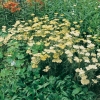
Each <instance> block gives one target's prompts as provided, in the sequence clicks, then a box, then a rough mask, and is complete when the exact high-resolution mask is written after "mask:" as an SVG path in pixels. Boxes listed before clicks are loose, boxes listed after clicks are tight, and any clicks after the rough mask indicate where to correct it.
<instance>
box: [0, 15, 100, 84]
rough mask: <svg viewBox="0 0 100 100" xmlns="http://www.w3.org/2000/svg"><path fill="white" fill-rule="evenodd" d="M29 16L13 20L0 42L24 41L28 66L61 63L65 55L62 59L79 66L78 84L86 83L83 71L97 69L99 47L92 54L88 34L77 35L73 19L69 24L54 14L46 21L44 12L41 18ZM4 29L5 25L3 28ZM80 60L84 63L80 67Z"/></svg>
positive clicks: (34, 66) (35, 66) (86, 78)
mask: <svg viewBox="0 0 100 100" xmlns="http://www.w3.org/2000/svg"><path fill="white" fill-rule="evenodd" d="M56 15H57V14H55V16H56ZM32 16H33V19H32V20H28V21H19V20H18V21H16V23H15V24H14V25H13V28H10V29H8V35H7V36H6V37H4V38H3V37H0V42H2V43H3V44H5V45H7V43H8V41H10V40H16V41H23V42H25V45H27V47H26V48H27V50H26V53H27V54H29V55H30V56H31V65H32V68H37V67H38V65H39V63H41V62H46V65H50V63H54V64H55V65H56V64H60V63H63V58H64V59H65V58H66V61H65V62H68V61H69V62H70V63H71V64H76V65H75V66H77V68H78V67H79V68H80V69H76V72H78V73H79V76H80V77H81V83H82V84H83V85H87V84H89V83H90V80H89V79H88V77H89V76H87V75H86V71H90V70H97V69H98V67H100V64H99V63H100V61H99V60H98V59H99V58H100V49H97V51H96V52H97V54H96V53H95V44H94V43H93V42H92V41H91V38H92V36H91V35H88V36H87V39H84V38H82V37H80V31H79V30H78V29H79V28H80V26H79V25H78V22H73V24H74V25H75V27H71V23H70V22H69V21H68V20H67V19H65V18H64V19H62V20H61V19H58V18H56V17H57V16H56V17H55V18H54V19H52V20H50V19H49V16H48V15H45V16H44V17H42V18H39V17H34V14H32ZM61 16H64V15H61ZM80 23H82V21H80ZM4 29H5V27H3V31H5V30H4ZM81 42H82V43H81ZM34 48H35V49H36V50H37V51H35V50H34ZM41 48H42V49H41ZM80 63H84V65H83V66H82V68H83V67H84V70H83V69H82V68H81V64H80ZM50 69H51V68H50V66H46V67H45V68H44V70H43V71H45V72H48V71H49V70H50ZM92 82H94V83H96V80H95V79H94V78H92Z"/></svg>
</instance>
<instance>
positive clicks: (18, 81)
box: [0, 66, 95, 100]
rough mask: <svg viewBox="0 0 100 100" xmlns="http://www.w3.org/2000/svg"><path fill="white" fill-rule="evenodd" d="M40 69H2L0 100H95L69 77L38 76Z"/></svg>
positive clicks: (85, 89)
mask: <svg viewBox="0 0 100 100" xmlns="http://www.w3.org/2000/svg"><path fill="white" fill-rule="evenodd" d="M39 70H40V69H32V68H31V66H28V68H25V67H24V68H15V67H9V68H8V67H7V68H3V69H2V70H1V72H0V90H1V91H0V99H1V100H19V99H20V100H23V99H24V100H44V99H45V100H79V99H80V100H87V99H88V100H95V98H94V97H95V94H94V93H92V92H90V91H89V90H88V89H87V88H86V87H83V86H81V85H78V84H76V83H75V82H74V81H72V77H71V76H65V78H61V77H54V76H50V77H46V76H40V74H39Z"/></svg>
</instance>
